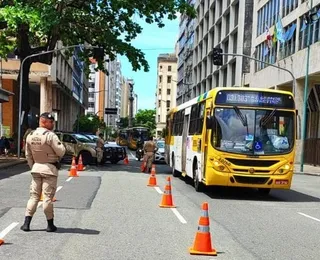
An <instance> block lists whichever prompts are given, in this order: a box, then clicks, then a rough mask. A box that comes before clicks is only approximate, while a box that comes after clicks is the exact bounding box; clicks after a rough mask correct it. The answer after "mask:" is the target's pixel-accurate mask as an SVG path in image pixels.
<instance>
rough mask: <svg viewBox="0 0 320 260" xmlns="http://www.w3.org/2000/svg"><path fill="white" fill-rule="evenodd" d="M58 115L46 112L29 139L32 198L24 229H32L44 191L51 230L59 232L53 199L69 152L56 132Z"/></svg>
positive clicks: (27, 148)
mask: <svg viewBox="0 0 320 260" xmlns="http://www.w3.org/2000/svg"><path fill="white" fill-rule="evenodd" d="M53 126H54V117H53V116H52V114H50V113H48V112H46V113H43V114H41V115H40V120H39V127H38V128H37V129H36V130H34V131H31V132H30V134H29V135H28V136H27V139H26V159H27V162H28V165H29V167H30V168H31V176H32V181H31V186H30V199H29V201H28V204H27V208H26V212H25V221H24V224H23V225H22V226H21V230H23V231H30V222H31V220H32V217H33V215H34V213H35V212H36V210H37V206H38V202H39V200H40V197H41V194H43V211H44V214H45V215H46V218H47V222H48V226H47V232H55V231H56V230H57V227H56V226H55V225H54V223H53V220H54V212H53V204H52V199H53V198H54V195H55V192H56V188H57V180H58V173H59V169H60V160H61V158H62V157H63V156H64V154H65V151H66V149H65V147H64V145H63V144H62V143H61V142H60V140H59V138H58V136H57V135H56V134H55V133H54V132H53V131H52V130H53Z"/></svg>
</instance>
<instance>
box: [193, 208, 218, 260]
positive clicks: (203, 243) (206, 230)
mask: <svg viewBox="0 0 320 260" xmlns="http://www.w3.org/2000/svg"><path fill="white" fill-rule="evenodd" d="M189 253H190V254H191V255H217V251H216V250H215V249H214V248H213V247H212V246H211V235H210V223H209V214H208V203H207V202H204V203H203V204H202V214H201V217H200V219H199V226H198V232H197V234H196V236H195V239H194V243H193V246H192V247H190V248H189Z"/></svg>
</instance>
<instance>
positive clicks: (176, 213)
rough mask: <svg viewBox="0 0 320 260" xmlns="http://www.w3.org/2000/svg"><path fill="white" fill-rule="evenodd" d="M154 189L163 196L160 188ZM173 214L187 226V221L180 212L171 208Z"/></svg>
mask: <svg viewBox="0 0 320 260" xmlns="http://www.w3.org/2000/svg"><path fill="white" fill-rule="evenodd" d="M154 189H155V190H156V191H157V192H158V193H159V194H163V191H162V190H161V189H160V188H159V187H154ZM171 210H172V212H173V213H174V214H175V215H176V217H177V218H178V219H179V220H180V222H181V223H182V224H187V221H186V220H185V219H184V217H182V215H181V214H180V212H179V211H178V210H177V209H176V208H171Z"/></svg>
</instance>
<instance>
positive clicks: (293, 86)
mask: <svg viewBox="0 0 320 260" xmlns="http://www.w3.org/2000/svg"><path fill="white" fill-rule="evenodd" d="M220 55H222V56H237V57H244V58H248V59H250V60H254V61H257V62H260V63H262V64H267V65H268V66H271V67H274V68H277V69H279V70H283V71H286V72H288V73H289V74H290V75H291V77H292V94H293V96H295V93H296V81H297V80H296V78H295V77H294V75H293V73H292V72H291V71H290V70H287V69H285V68H282V67H279V66H276V65H274V64H271V63H269V62H265V61H262V60H259V59H256V58H252V57H251V56H248V55H244V54H234V53H220Z"/></svg>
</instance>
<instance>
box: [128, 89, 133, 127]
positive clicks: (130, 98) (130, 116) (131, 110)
mask: <svg viewBox="0 0 320 260" xmlns="http://www.w3.org/2000/svg"><path fill="white" fill-rule="evenodd" d="M129 88H130V89H129V90H130V97H129V102H130V111H129V122H128V123H129V124H128V125H129V127H132V120H133V100H134V98H133V83H129Z"/></svg>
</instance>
